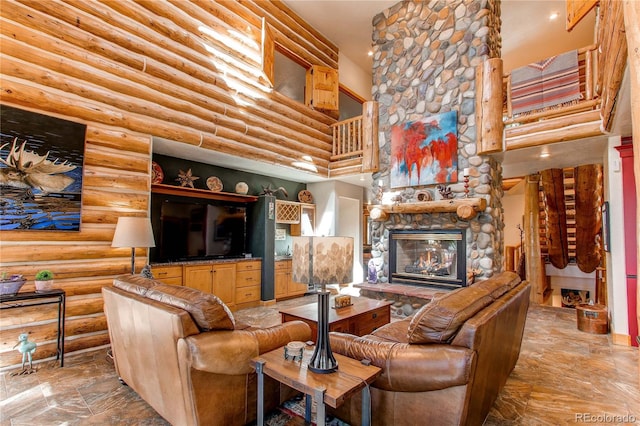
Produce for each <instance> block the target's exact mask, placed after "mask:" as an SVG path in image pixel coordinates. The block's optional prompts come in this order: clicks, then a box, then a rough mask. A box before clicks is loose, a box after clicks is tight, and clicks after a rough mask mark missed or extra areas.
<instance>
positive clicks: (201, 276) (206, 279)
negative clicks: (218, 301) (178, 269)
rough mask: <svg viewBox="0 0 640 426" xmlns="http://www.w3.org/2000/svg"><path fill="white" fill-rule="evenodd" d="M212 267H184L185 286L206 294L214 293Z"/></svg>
mask: <svg viewBox="0 0 640 426" xmlns="http://www.w3.org/2000/svg"><path fill="white" fill-rule="evenodd" d="M212 270H213V266H212V265H197V266H185V267H184V285H185V286H187V287H191V288H195V289H198V290H200V291H204V292H205V293H212V292H213V287H212Z"/></svg>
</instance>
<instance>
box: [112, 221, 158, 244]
mask: <svg viewBox="0 0 640 426" xmlns="http://www.w3.org/2000/svg"><path fill="white" fill-rule="evenodd" d="M155 246H156V243H155V241H154V239H153V229H151V221H150V220H149V218H148V217H119V218H118V223H117V224H116V232H115V233H114V234H113V241H112V242H111V247H155Z"/></svg>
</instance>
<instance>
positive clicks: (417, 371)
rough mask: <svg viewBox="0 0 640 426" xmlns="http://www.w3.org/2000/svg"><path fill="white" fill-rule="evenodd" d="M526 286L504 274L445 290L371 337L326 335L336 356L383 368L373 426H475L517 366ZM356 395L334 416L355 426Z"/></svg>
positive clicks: (373, 401) (375, 387)
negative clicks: (365, 360)
mask: <svg viewBox="0 0 640 426" xmlns="http://www.w3.org/2000/svg"><path fill="white" fill-rule="evenodd" d="M529 292H530V285H529V283H527V282H522V283H521V282H520V278H519V277H518V276H517V275H516V274H515V273H512V272H504V273H501V274H499V275H497V276H495V277H492V278H490V279H488V280H485V281H480V282H479V283H477V284H474V285H472V286H470V287H464V288H461V289H458V290H455V291H452V292H450V293H446V294H444V295H442V296H440V297H438V298H436V299H434V300H432V301H431V302H430V303H429V304H427V305H425V306H423V307H422V308H421V309H420V310H419V311H418V312H416V314H415V315H414V316H413V317H411V318H408V319H405V320H401V321H396V322H392V323H390V324H387V325H385V326H384V327H381V328H379V329H378V330H376V331H374V332H373V333H372V334H371V335H368V336H362V337H356V336H353V335H350V334H344V333H337V332H333V333H330V340H331V348H332V350H333V351H334V352H337V353H340V354H342V355H346V356H349V357H351V358H355V359H368V360H370V361H371V363H372V364H373V365H376V366H378V367H380V368H382V370H383V372H382V375H381V376H380V377H379V378H378V379H376V381H375V382H374V383H373V384H372V385H371V387H370V391H371V410H372V413H371V419H372V424H373V425H394V426H401V425H424V424H428V425H431V426H433V425H481V424H482V423H483V422H484V419H485V418H486V416H487V414H488V413H489V410H490V409H491V407H492V405H493V403H494V401H495V400H496V398H497V396H498V394H499V393H500V391H501V389H502V388H503V387H504V384H505V382H506V380H507V378H508V377H509V374H510V373H511V371H512V370H513V368H514V367H515V364H516V361H517V360H518V356H519V353H520V346H521V343H522V335H523V332H524V324H525V320H526V315H527V310H528V307H529ZM360 411H361V399H360V397H359V396H358V395H356V396H354V397H353V398H352V399H351V400H350V401H348V402H347V403H345V404H344V405H343V406H341V407H339V408H338V409H337V410H336V412H335V414H336V415H337V416H338V417H339V418H340V419H342V420H345V421H346V422H348V423H350V424H359V423H360V419H361V412H360Z"/></svg>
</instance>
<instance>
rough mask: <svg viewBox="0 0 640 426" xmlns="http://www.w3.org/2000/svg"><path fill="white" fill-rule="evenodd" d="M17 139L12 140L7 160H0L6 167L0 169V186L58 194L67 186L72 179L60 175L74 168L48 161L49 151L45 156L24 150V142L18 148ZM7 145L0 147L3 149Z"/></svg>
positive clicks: (68, 164) (64, 163) (56, 161)
mask: <svg viewBox="0 0 640 426" xmlns="http://www.w3.org/2000/svg"><path fill="white" fill-rule="evenodd" d="M17 143H18V138H14V139H13V143H12V145H11V149H10V150H9V154H8V155H7V158H0V163H2V164H4V165H5V166H7V167H6V168H1V169H0V185H8V186H12V187H14V188H35V189H39V190H41V191H43V192H60V191H62V190H63V189H64V188H66V187H67V186H69V185H70V184H71V183H72V182H73V181H74V179H73V178H72V177H69V176H65V175H62V173H66V172H70V171H71V170H73V169H75V168H76V166H74V165H73V164H71V163H69V162H67V161H66V160H65V161H63V162H62V163H58V160H57V159H56V160H54V161H51V160H48V159H47V157H48V156H49V151H47V153H46V154H45V155H39V154H36V153H35V152H33V151H27V150H25V146H26V143H27V142H26V141H24V142H22V144H21V145H20V147H19V148H18V145H17ZM7 145H9V144H8V143H7V144H4V145H2V146H0V150H2V149H4V148H5V147H6V146H7Z"/></svg>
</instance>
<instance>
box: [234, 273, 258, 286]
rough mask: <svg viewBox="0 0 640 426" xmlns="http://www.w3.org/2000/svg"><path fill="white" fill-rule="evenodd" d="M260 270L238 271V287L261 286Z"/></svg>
mask: <svg viewBox="0 0 640 426" xmlns="http://www.w3.org/2000/svg"><path fill="white" fill-rule="evenodd" d="M260 274H261V272H260V270H257V271H238V272H236V287H248V286H252V285H260V282H261V279H260Z"/></svg>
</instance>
